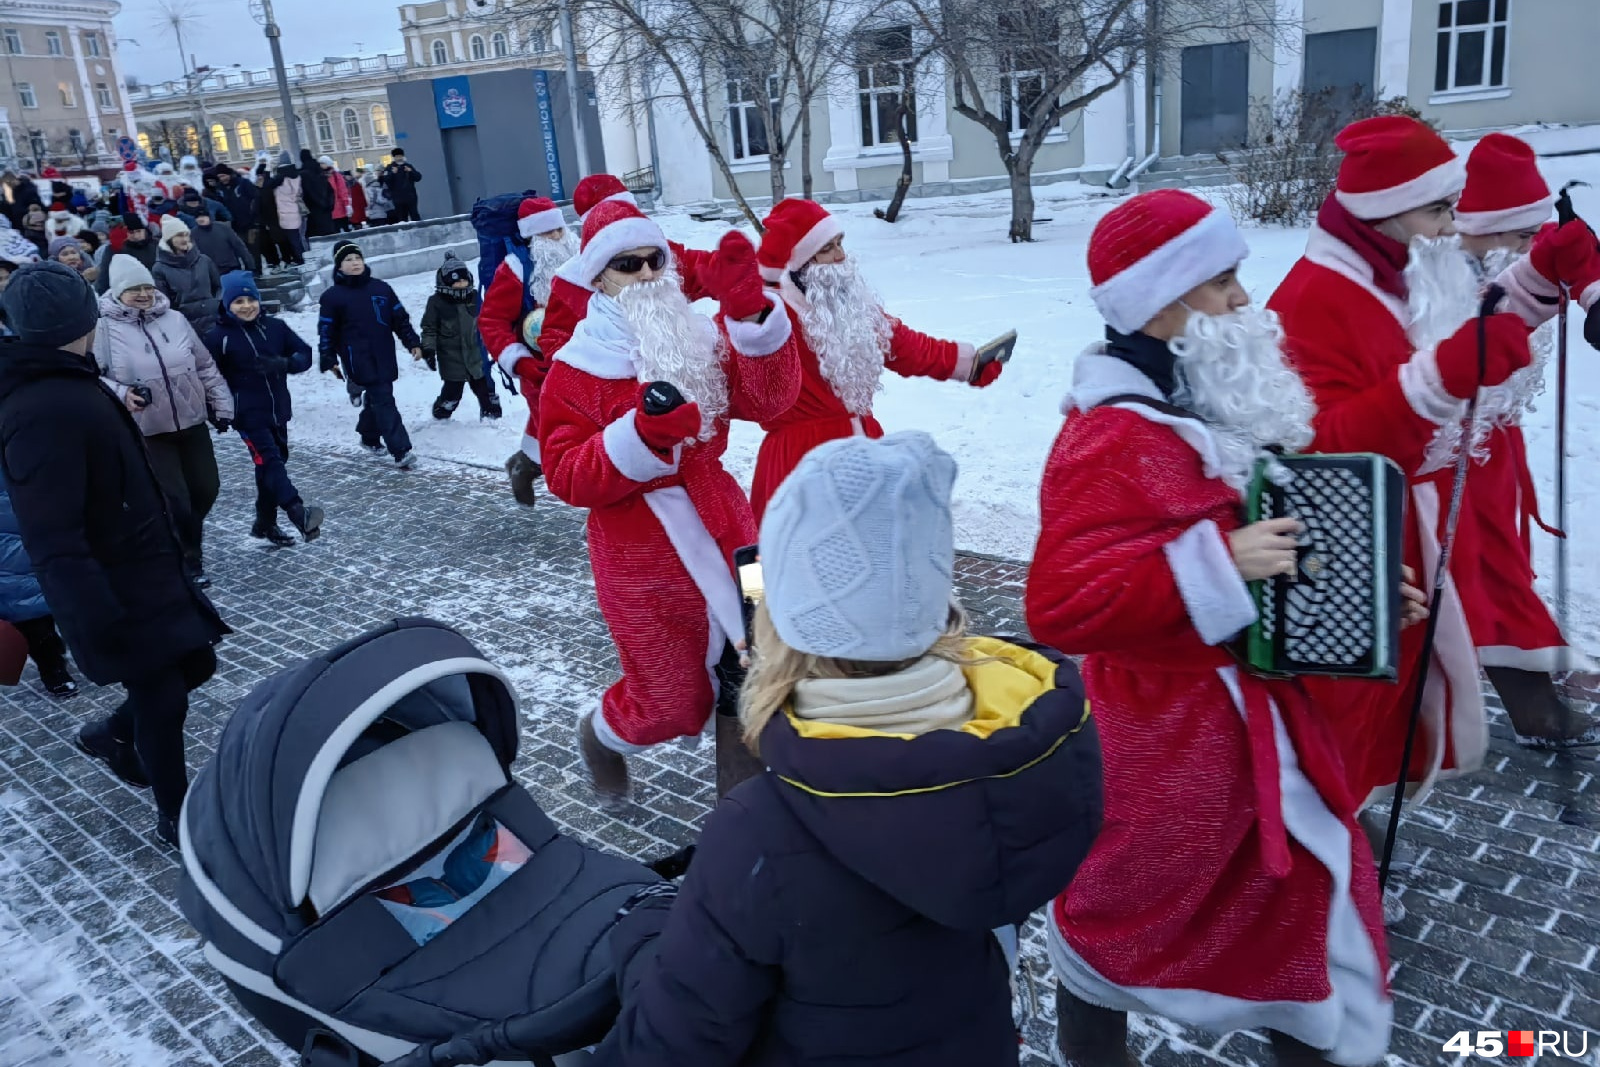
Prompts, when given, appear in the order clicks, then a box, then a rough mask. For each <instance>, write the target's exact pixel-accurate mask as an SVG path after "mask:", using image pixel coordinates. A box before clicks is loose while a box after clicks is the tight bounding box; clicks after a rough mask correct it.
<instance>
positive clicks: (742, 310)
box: [700, 230, 772, 320]
mask: <svg viewBox="0 0 1600 1067" xmlns="http://www.w3.org/2000/svg"><path fill="white" fill-rule="evenodd" d="M700 284H701V285H703V286H705V289H706V292H707V293H709V294H711V295H712V296H713V297H715V298H716V300H717V302H718V303H719V304H721V305H722V313H723V314H724V315H726V316H727V317H728V318H730V319H735V320H739V319H749V318H754V317H755V316H757V315H759V314H761V313H762V312H763V311H765V310H766V309H767V308H769V307H771V306H772V305H771V303H770V302H769V301H768V300H767V297H766V293H765V292H764V291H763V286H762V283H761V270H760V267H759V266H758V265H757V264H756V246H755V245H753V244H751V243H750V238H748V237H746V236H745V235H744V234H742V233H740V232H739V231H738V230H729V231H728V232H727V233H726V234H724V235H723V238H722V241H721V242H720V243H719V244H718V245H717V250H716V251H715V252H713V253H712V254H711V258H710V259H709V260H707V261H706V263H705V265H704V266H702V267H701V268H700Z"/></svg>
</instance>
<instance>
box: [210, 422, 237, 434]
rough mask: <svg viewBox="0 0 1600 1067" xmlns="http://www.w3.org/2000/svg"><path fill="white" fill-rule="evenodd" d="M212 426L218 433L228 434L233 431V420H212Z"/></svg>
mask: <svg viewBox="0 0 1600 1067" xmlns="http://www.w3.org/2000/svg"><path fill="white" fill-rule="evenodd" d="M211 426H212V428H213V429H215V430H216V431H217V432H218V433H227V432H228V431H229V430H231V429H233V420H232V419H212V420H211Z"/></svg>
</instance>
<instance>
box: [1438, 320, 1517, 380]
mask: <svg viewBox="0 0 1600 1067" xmlns="http://www.w3.org/2000/svg"><path fill="white" fill-rule="evenodd" d="M1484 326H1485V331H1484V342H1485V349H1486V351H1485V354H1484V367H1483V380H1482V381H1480V380H1479V379H1478V320H1477V319H1476V318H1471V319H1468V320H1467V323H1466V325H1465V326H1462V327H1461V329H1459V330H1457V331H1456V332H1455V335H1454V336H1452V337H1451V338H1449V339H1448V340H1446V341H1441V342H1440V343H1439V347H1438V348H1437V349H1436V350H1435V353H1434V359H1435V361H1436V362H1437V363H1438V366H1439V380H1440V381H1441V382H1442V383H1443V384H1444V388H1445V392H1447V393H1449V394H1450V395H1451V396H1453V397H1457V398H1459V399H1461V400H1470V399H1472V396H1473V394H1474V393H1476V392H1477V391H1478V390H1479V389H1480V388H1483V387H1489V386H1495V385H1500V384H1501V383H1503V382H1504V381H1505V380H1506V379H1507V378H1509V377H1511V376H1512V375H1513V374H1515V373H1516V372H1517V371H1519V370H1521V369H1522V368H1523V367H1526V366H1527V365H1528V364H1529V363H1531V362H1532V361H1533V353H1532V352H1531V351H1530V350H1529V348H1528V324H1527V323H1525V322H1523V321H1522V319H1521V317H1520V316H1517V315H1513V314H1511V313H1509V312H1506V313H1503V314H1499V315H1490V316H1489V321H1488V322H1487V323H1485V324H1484Z"/></svg>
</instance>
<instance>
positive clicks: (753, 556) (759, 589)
mask: <svg viewBox="0 0 1600 1067" xmlns="http://www.w3.org/2000/svg"><path fill="white" fill-rule="evenodd" d="M733 566H734V570H735V571H736V572H737V573H738V576H739V603H740V606H741V608H742V609H743V611H744V640H745V655H746V656H748V655H749V654H750V651H751V648H752V647H753V646H754V643H755V633H754V625H755V618H756V606H757V605H759V604H760V603H761V598H762V597H763V596H764V595H765V594H766V586H765V585H764V584H763V583H762V579H761V551H760V548H759V547H758V546H756V545H746V546H745V547H744V548H736V549H734V551H733Z"/></svg>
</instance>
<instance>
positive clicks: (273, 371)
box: [205, 309, 311, 429]
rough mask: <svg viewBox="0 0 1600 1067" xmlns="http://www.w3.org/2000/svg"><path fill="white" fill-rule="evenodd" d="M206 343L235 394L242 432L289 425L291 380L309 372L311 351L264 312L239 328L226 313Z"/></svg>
mask: <svg viewBox="0 0 1600 1067" xmlns="http://www.w3.org/2000/svg"><path fill="white" fill-rule="evenodd" d="M205 342H206V347H207V348H208V349H210V350H211V358H213V359H215V360H216V361H217V367H218V368H219V369H220V370H221V371H222V376H223V377H224V378H226V379H228V388H230V389H232V390H233V410H234V416H233V421H234V422H236V423H238V424H239V425H240V426H241V427H243V428H246V429H248V428H250V427H252V426H285V425H287V424H288V422H289V420H290V419H291V418H292V417H293V416H294V408H293V406H292V405H291V403H290V400H289V375H291V374H300V373H302V372H304V371H308V370H310V369H311V346H310V345H308V344H306V343H305V341H304V340H302V339H301V337H300V335H299V334H297V333H295V332H294V331H293V330H291V329H290V328H289V325H288V323H286V322H284V321H283V320H282V319H276V318H273V317H272V316H271V315H268V314H267V313H266V312H264V311H263V312H262V313H261V314H260V315H258V316H257V317H256V320H255V321H254V322H251V323H243V322H240V321H239V320H238V319H237V318H235V317H234V314H233V312H231V311H228V310H226V309H224V310H223V312H222V317H221V318H219V319H218V320H217V325H216V326H214V327H212V328H211V329H210V330H209V331H207V332H206V336H205Z"/></svg>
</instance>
